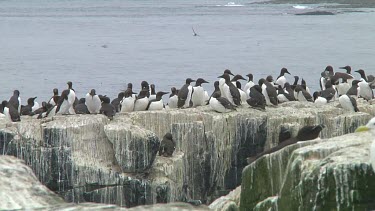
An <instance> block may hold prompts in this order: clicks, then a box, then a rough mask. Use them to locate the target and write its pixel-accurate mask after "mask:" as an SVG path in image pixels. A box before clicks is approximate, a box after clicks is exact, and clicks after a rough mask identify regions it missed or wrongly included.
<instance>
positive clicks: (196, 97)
mask: <svg viewBox="0 0 375 211" xmlns="http://www.w3.org/2000/svg"><path fill="white" fill-rule="evenodd" d="M203 83H208V82H207V81H206V80H204V79H203V78H198V79H197V80H196V82H195V86H193V93H192V95H191V102H192V103H193V107H197V106H202V105H205V101H206V92H205V90H204V88H203V87H202V84H203Z"/></svg>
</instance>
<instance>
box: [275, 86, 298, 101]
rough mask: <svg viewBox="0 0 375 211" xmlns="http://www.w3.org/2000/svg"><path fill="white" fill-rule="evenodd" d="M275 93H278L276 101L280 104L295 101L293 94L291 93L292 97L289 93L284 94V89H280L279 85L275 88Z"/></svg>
mask: <svg viewBox="0 0 375 211" xmlns="http://www.w3.org/2000/svg"><path fill="white" fill-rule="evenodd" d="M277 91H278V93H277V99H278V100H279V102H280V103H285V102H289V101H294V100H295V98H294V94H293V93H292V95H290V94H289V93H286V92H285V91H284V89H283V88H282V87H281V85H279V87H278V88H277Z"/></svg>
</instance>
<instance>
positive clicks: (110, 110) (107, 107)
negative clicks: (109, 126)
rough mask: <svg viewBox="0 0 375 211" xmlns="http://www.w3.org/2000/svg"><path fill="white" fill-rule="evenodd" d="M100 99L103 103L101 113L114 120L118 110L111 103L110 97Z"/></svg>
mask: <svg viewBox="0 0 375 211" xmlns="http://www.w3.org/2000/svg"><path fill="white" fill-rule="evenodd" d="M100 99H101V101H102V107H101V108H100V113H101V114H104V115H106V116H107V117H108V119H110V120H112V119H113V117H114V116H115V114H116V108H115V107H114V106H113V105H112V104H111V103H110V102H111V100H110V99H109V97H107V96H103V97H101V98H100Z"/></svg>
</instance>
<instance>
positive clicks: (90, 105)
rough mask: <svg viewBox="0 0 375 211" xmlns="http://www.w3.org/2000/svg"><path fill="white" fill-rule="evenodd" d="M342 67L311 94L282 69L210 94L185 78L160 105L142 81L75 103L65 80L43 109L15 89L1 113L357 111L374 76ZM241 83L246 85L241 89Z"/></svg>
mask: <svg viewBox="0 0 375 211" xmlns="http://www.w3.org/2000/svg"><path fill="white" fill-rule="evenodd" d="M340 69H343V71H336V72H334V70H333V67H332V66H327V67H326V68H325V70H324V71H323V72H322V73H321V76H320V79H319V84H320V88H321V90H320V91H316V92H314V93H313V94H312V95H311V92H310V89H309V87H308V86H307V84H306V81H305V80H304V79H301V82H300V83H299V77H298V76H294V81H293V82H288V81H287V79H286V77H285V74H290V73H289V71H288V70H287V69H286V68H282V69H281V70H280V74H279V76H278V77H277V79H276V81H274V80H273V77H272V76H267V77H266V78H260V79H259V80H258V83H254V78H253V75H252V74H251V73H250V74H247V75H246V76H247V77H248V79H247V80H246V79H245V78H244V77H243V76H241V75H234V74H233V73H232V72H231V71H230V70H228V69H226V70H224V73H223V74H222V75H220V76H219V77H218V79H219V80H218V81H215V82H214V83H213V85H214V91H213V93H212V94H211V95H209V94H208V93H207V91H206V90H205V89H204V84H205V83H209V82H207V81H206V80H204V79H203V78H198V79H196V80H194V79H191V78H187V79H186V81H185V84H184V85H183V86H182V87H181V88H180V89H176V87H172V88H171V93H170V95H169V100H168V102H167V103H165V102H163V96H164V95H166V94H169V92H163V91H158V92H156V88H155V85H154V84H151V85H149V83H148V82H147V81H142V82H141V89H140V91H139V93H136V92H134V91H133V84H132V83H129V84H128V86H127V89H126V90H125V91H121V92H120V93H118V96H117V98H115V99H113V100H112V101H111V100H110V98H109V97H108V96H106V95H98V94H97V93H96V91H95V89H91V90H88V93H87V94H86V96H85V97H83V98H80V99H78V97H77V96H76V93H75V90H74V89H73V83H72V82H70V81H69V82H68V83H67V85H68V87H67V89H66V90H64V91H63V92H62V93H61V95H59V91H58V89H53V95H52V97H51V98H50V99H48V101H44V102H42V104H41V106H40V105H39V104H38V103H37V102H36V98H37V97H32V98H28V99H27V104H26V105H22V102H23V101H22V100H21V94H20V91H19V90H14V92H13V96H11V97H10V99H9V100H8V101H6V100H4V101H2V103H1V105H0V115H1V116H2V117H3V118H5V119H6V120H8V121H10V122H16V121H21V118H20V116H21V115H29V116H35V117H36V118H39V119H41V118H46V117H52V116H54V115H65V114H104V115H106V116H107V117H108V118H109V119H113V117H114V116H115V115H116V113H119V112H120V113H126V112H135V111H146V110H148V111H155V110H163V109H185V108H191V107H198V106H205V105H209V106H210V107H211V109H212V110H213V111H216V112H219V113H225V112H231V111H234V110H236V108H238V107H244V106H248V107H249V108H250V109H258V110H265V109H266V107H267V106H277V105H278V104H279V103H284V102H288V101H300V102H304V103H308V102H310V103H315V104H320V105H323V104H327V103H329V102H332V101H335V100H338V101H339V102H340V104H341V106H342V107H343V108H344V109H346V110H349V111H352V112H357V111H358V108H357V103H356V99H357V98H364V99H365V100H367V101H369V100H371V99H373V98H374V94H373V90H372V89H373V88H374V87H375V80H374V79H375V78H374V76H372V75H366V73H365V71H364V70H362V69H360V70H357V71H355V72H356V73H358V77H357V78H355V77H354V76H353V75H352V73H351V67H350V66H345V67H340ZM240 80H245V81H246V84H245V85H244V86H243V88H242V84H241V82H240ZM194 82H195V84H193V83H194Z"/></svg>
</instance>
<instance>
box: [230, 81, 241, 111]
mask: <svg viewBox="0 0 375 211" xmlns="http://www.w3.org/2000/svg"><path fill="white" fill-rule="evenodd" d="M228 86H229V91H230V94H231V95H232V98H233V102H234V104H236V105H238V106H239V105H241V94H240V91H238V88H237V87H235V86H234V84H232V82H230V83H229V85H228Z"/></svg>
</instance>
